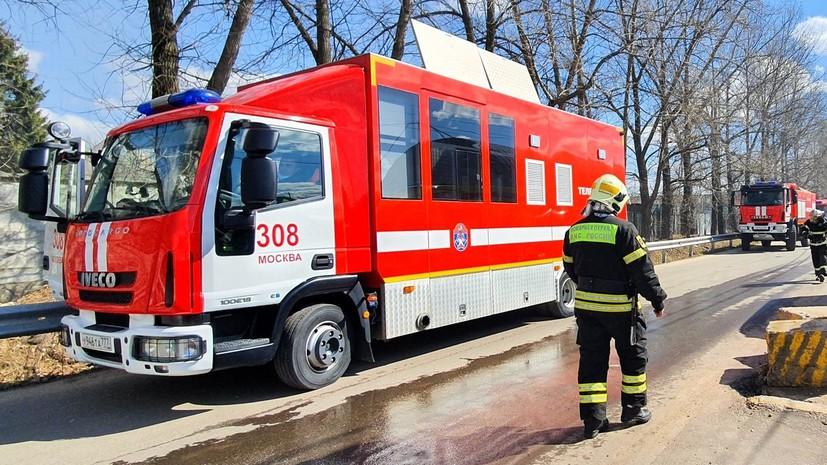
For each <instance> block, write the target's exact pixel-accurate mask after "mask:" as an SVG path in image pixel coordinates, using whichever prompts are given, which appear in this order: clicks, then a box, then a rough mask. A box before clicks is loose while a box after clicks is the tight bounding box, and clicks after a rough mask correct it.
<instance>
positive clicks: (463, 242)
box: [453, 223, 468, 252]
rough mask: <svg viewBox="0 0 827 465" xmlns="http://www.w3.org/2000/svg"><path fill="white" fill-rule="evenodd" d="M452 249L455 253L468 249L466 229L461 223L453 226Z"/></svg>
mask: <svg viewBox="0 0 827 465" xmlns="http://www.w3.org/2000/svg"><path fill="white" fill-rule="evenodd" d="M453 238H454V248H455V249H457V252H462V251H464V250H465V249H467V248H468V228H466V227H465V225H464V224H462V223H457V225H456V226H454V234H453Z"/></svg>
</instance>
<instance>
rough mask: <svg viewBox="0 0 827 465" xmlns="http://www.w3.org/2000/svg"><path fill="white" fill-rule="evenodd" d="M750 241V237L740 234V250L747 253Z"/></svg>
mask: <svg viewBox="0 0 827 465" xmlns="http://www.w3.org/2000/svg"><path fill="white" fill-rule="evenodd" d="M751 240H752V236H750V235H748V234H741V250H744V251H747V250H749V243H750V241H751Z"/></svg>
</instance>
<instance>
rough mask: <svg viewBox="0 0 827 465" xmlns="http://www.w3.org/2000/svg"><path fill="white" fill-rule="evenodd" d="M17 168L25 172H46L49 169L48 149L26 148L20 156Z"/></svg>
mask: <svg viewBox="0 0 827 465" xmlns="http://www.w3.org/2000/svg"><path fill="white" fill-rule="evenodd" d="M17 166H19V167H20V169H24V170H26V171H46V168H48V167H49V147H29V148H27V149H26V150H24V151H23V153H22V154H21V155H20V159H19V160H18V162H17Z"/></svg>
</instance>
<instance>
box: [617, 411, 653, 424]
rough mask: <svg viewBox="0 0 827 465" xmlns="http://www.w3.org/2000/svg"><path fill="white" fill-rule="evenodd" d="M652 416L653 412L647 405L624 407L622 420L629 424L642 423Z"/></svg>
mask: <svg viewBox="0 0 827 465" xmlns="http://www.w3.org/2000/svg"><path fill="white" fill-rule="evenodd" d="M651 418H652V412H650V411H649V409H648V408H646V407H624V408H623V413H622V414H621V415H620V421H622V422H623V423H624V424H627V425H629V426H634V425H642V424H644V423H646V422H648V421H649V420H650V419H651Z"/></svg>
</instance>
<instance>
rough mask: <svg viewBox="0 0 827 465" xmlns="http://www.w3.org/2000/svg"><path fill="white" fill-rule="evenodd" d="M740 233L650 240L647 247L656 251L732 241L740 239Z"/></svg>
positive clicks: (651, 250)
mask: <svg viewBox="0 0 827 465" xmlns="http://www.w3.org/2000/svg"><path fill="white" fill-rule="evenodd" d="M738 238H739V235H738V233H728V234H718V235H715V236H700V237H687V238H685V239H672V240H669V241H657V242H650V243H648V244H647V248H648V249H649V251H650V252H655V251H658V250H669V249H677V248H680V247H688V246H691V245H701V244H711V243H713V242H721V241H731V240H733V239H738Z"/></svg>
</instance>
